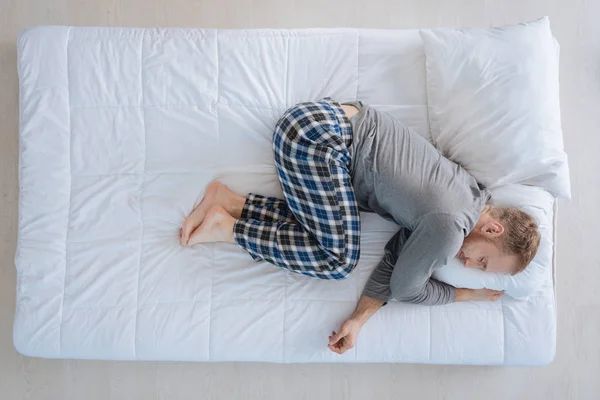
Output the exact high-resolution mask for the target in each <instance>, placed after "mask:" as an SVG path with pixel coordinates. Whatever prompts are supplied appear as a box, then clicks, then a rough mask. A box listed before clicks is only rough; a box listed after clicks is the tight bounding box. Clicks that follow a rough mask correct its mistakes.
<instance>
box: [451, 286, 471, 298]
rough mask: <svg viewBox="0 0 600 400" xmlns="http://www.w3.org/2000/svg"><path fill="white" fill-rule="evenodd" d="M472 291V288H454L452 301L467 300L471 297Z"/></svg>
mask: <svg viewBox="0 0 600 400" xmlns="http://www.w3.org/2000/svg"><path fill="white" fill-rule="evenodd" d="M472 293H473V289H463V288H456V289H455V292H454V294H455V297H454V301H469V300H471V298H472Z"/></svg>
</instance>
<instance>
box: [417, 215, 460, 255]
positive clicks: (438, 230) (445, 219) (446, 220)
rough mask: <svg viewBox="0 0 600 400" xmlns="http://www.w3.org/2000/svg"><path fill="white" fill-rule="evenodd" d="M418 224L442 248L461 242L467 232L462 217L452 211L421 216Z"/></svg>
mask: <svg viewBox="0 0 600 400" xmlns="http://www.w3.org/2000/svg"><path fill="white" fill-rule="evenodd" d="M419 225H422V227H423V228H425V229H426V230H427V231H428V236H430V237H431V238H432V239H434V240H435V241H436V243H438V244H439V246H441V247H444V248H446V247H447V248H452V249H453V248H455V247H456V246H457V245H460V244H462V242H463V240H464V238H465V236H466V234H467V232H466V228H465V223H464V220H463V218H461V217H460V215H456V214H453V213H437V212H436V213H429V214H427V215H424V216H423V217H422V218H421V221H420V223H419Z"/></svg>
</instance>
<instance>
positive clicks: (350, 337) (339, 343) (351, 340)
mask: <svg viewBox="0 0 600 400" xmlns="http://www.w3.org/2000/svg"><path fill="white" fill-rule="evenodd" d="M382 305H383V301H381V300H377V299H373V298H371V297H368V296H364V295H363V296H361V297H360V300H359V301H358V304H357V305H356V309H355V310H354V312H353V313H352V315H350V317H348V319H347V320H346V321H344V323H343V324H342V326H340V329H339V330H338V331H337V332H335V331H333V332H331V336H329V344H328V345H327V347H329V349H330V350H331V351H333V352H334V353H338V354H342V353H344V352H346V351H347V350H349V349H351V348H353V347H354V344H355V343H356V339H357V338H358V334H359V332H360V330H361V328H362V327H363V325H364V324H365V323H366V322H367V321H368V320H369V318H370V317H371V315H373V314H375V312H376V311H377V310H379V309H380V308H381V306H382Z"/></svg>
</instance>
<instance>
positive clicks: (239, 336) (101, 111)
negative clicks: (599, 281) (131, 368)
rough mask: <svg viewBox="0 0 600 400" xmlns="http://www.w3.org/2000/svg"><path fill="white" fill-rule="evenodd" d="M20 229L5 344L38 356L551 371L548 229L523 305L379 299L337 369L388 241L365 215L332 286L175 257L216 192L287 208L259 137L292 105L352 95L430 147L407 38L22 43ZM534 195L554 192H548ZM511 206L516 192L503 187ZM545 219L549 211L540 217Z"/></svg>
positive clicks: (274, 36)
mask: <svg viewBox="0 0 600 400" xmlns="http://www.w3.org/2000/svg"><path fill="white" fill-rule="evenodd" d="M18 51H19V58H18V61H19V76H20V96H21V97H20V110H21V126H20V131H21V132H20V133H21V148H20V217H19V240H18V248H17V254H16V266H17V271H18V281H17V310H16V317H15V325H14V343H15V346H16V348H17V349H18V350H19V351H20V352H21V353H23V354H26V355H31V356H39V357H61V358H100V359H144V360H194V361H225V360H236V361H270V362H422V363H458V364H510V365H538V364H546V363H548V362H550V361H551V360H552V359H553V358H554V353H555V338H556V326H555V324H556V316H555V302H554V290H553V279H552V278H553V277H552V264H551V263H552V259H553V253H552V252H553V248H554V246H553V243H552V232H553V228H552V226H551V225H550V223H548V229H547V230H546V231H545V232H544V235H545V240H547V241H548V243H549V245H548V246H546V247H543V248H542V250H541V251H542V253H543V254H542V256H543V257H544V259H545V260H546V262H547V264H546V265H544V266H543V268H541V271H542V274H543V284H542V285H541V287H540V288H539V290H537V291H536V293H535V294H533V295H531V296H529V298H528V300H527V301H518V300H515V299H512V298H510V297H508V296H504V297H503V298H502V299H501V301H499V302H496V303H455V304H451V305H447V306H441V307H426V306H420V305H410V304H400V303H397V302H392V303H390V304H388V305H387V306H385V307H383V308H382V309H381V310H380V311H379V312H377V314H376V315H375V316H373V317H372V319H371V320H370V321H369V322H368V323H367V325H366V326H365V327H364V328H363V331H362V332H361V334H360V337H359V339H358V343H357V345H356V347H355V348H354V349H352V350H350V351H348V352H347V353H346V354H344V355H342V356H339V355H337V354H334V353H332V352H330V351H329V350H328V349H327V347H326V343H327V336H328V334H329V333H330V332H331V331H332V330H334V329H337V328H338V327H339V324H340V323H341V322H342V321H343V319H344V318H345V317H346V316H347V315H349V313H350V312H351V311H352V310H353V308H354V306H355V304H356V301H357V300H358V296H359V294H360V292H361V290H362V287H363V285H364V283H365V281H366V279H367V278H368V275H369V273H370V271H371V270H372V269H373V268H374V266H375V265H376V263H377V262H378V261H379V260H380V257H381V255H382V252H383V246H384V245H385V243H386V242H387V240H388V238H389V237H391V236H392V234H393V233H394V231H395V229H396V227H395V225H394V224H392V223H390V222H386V221H384V220H382V219H381V218H379V217H378V216H376V215H373V214H363V215H362V219H363V236H362V250H361V260H360V263H359V266H358V267H357V269H356V270H355V272H354V273H353V274H352V275H351V276H350V278H349V279H347V280H344V281H337V282H330V281H320V280H316V279H311V278H308V277H304V276H300V275H296V274H292V273H289V272H285V271H282V270H280V269H278V268H276V267H273V266H271V265H269V264H267V263H255V262H253V261H252V260H251V258H250V257H249V256H248V255H247V254H246V253H245V251H244V250H242V249H240V248H239V247H237V246H236V245H229V244H208V245H202V246H198V247H196V248H194V249H192V250H190V249H185V248H182V247H181V246H180V245H179V242H178V237H177V235H178V230H179V227H180V225H181V223H182V221H183V219H184V217H185V216H186V215H187V213H189V212H190V211H191V209H192V208H193V206H194V205H195V204H197V203H198V201H199V200H200V199H201V198H202V195H203V190H204V188H205V187H206V185H207V184H208V183H209V182H210V181H212V180H214V179H220V180H222V181H223V182H225V183H227V184H229V185H230V186H231V187H232V189H234V190H235V191H237V192H239V193H244V192H248V191H253V192H258V193H262V194H266V195H275V196H281V191H280V188H279V183H278V181H277V177H276V175H275V172H274V165H273V157H272V155H271V132H272V128H273V126H274V124H275V122H276V121H277V119H278V118H279V116H280V115H281V113H282V112H283V111H284V110H285V109H286V108H287V107H289V106H291V105H293V104H295V103H297V102H299V101H305V100H311V99H312V100H314V99H318V98H321V97H324V96H331V97H333V98H335V99H339V100H352V99H360V100H362V101H364V102H366V103H368V104H372V105H375V106H377V107H379V108H380V109H382V110H385V111H388V112H390V113H392V114H393V115H394V116H396V117H397V118H399V119H401V120H403V121H405V122H406V123H407V124H408V125H409V126H411V127H413V128H414V129H415V130H417V131H418V132H420V133H422V134H423V135H425V136H428V135H429V126H428V118H427V96H426V88H425V86H426V85H425V58H424V53H423V46H422V42H421V39H420V37H419V33H418V31H416V30H408V31H393V30H389V31H379V30H354V29H340V30H338V29H336V30H331V29H328V30H325V29H320V30H292V31H282V30H255V31H214V30H196V29H117V28H74V27H40V28H34V29H31V30H27V31H25V32H23V33H22V34H21V36H20V38H19V43H18ZM528 189H529V190H533V191H534V192H536V193H535V194H532V196H533V197H535V198H539V197H540V196H541V197H544V196H546V195H547V193H545V192H544V191H543V190H542V189H536V188H528ZM511 190H515V191H518V192H519V196H523V201H524V202H528V201H529V200H530V199H529V196H530V193H531V192H529V191H528V190H520V189H519V187H518V186H515V187H514V188H512V189H511ZM537 204H538V205H537V207H539V208H540V212H541V213H542V214H543V215H544V216H545V218H547V221H552V218H553V215H554V214H553V204H554V201H553V199H552V198H550V201H542V202H538V203H537Z"/></svg>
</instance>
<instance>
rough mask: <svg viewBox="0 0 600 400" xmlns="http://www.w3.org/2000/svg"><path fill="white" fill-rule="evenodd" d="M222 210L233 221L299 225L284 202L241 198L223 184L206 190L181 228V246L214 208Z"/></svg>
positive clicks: (251, 195) (251, 194)
mask: <svg viewBox="0 0 600 400" xmlns="http://www.w3.org/2000/svg"><path fill="white" fill-rule="evenodd" d="M217 205H219V206H222V207H223V208H224V209H225V211H226V212H227V213H229V214H230V215H231V216H232V217H234V218H236V219H237V218H245V219H256V220H260V221H270V222H277V221H282V222H296V219H295V218H294V214H292V212H291V211H290V209H289V208H288V206H287V204H286V203H285V200H281V199H278V198H276V197H266V196H261V195H258V194H254V193H249V194H248V196H246V197H242V196H240V195H238V194H236V193H234V192H233V191H231V190H230V189H229V188H228V187H227V186H225V185H224V184H222V183H220V182H217V181H215V182H212V183H211V184H210V185H208V187H207V188H206V192H205V194H204V198H203V199H202V201H201V202H200V204H199V205H198V206H197V207H196V208H195V209H194V210H193V211H192V212H191V213H190V215H189V216H188V217H187V218H186V219H185V221H184V222H183V225H182V227H181V235H180V236H181V237H180V240H181V244H182V245H184V246H187V245H190V244H189V243H188V241H189V240H190V237H191V236H192V235H193V232H194V231H195V230H196V229H197V228H198V227H199V226H200V224H202V221H203V220H204V218H205V217H206V214H207V213H208V211H209V210H210V209H211V208H212V207H214V206H217Z"/></svg>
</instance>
